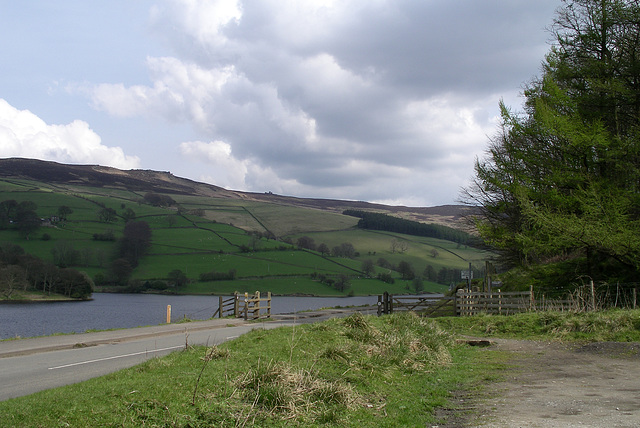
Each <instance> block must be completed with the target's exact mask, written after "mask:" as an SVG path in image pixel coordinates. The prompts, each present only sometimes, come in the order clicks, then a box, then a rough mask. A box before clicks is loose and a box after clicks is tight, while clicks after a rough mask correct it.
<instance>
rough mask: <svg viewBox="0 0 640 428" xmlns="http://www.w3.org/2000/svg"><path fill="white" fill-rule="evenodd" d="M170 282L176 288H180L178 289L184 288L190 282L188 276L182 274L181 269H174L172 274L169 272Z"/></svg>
mask: <svg viewBox="0 0 640 428" xmlns="http://www.w3.org/2000/svg"><path fill="white" fill-rule="evenodd" d="M167 277H168V279H169V282H171V283H173V285H174V287H176V288H178V287H184V286H185V285H187V282H189V278H187V275H186V274H185V273H184V272H182V271H181V270H180V269H174V270H172V271H171V272H169V275H167Z"/></svg>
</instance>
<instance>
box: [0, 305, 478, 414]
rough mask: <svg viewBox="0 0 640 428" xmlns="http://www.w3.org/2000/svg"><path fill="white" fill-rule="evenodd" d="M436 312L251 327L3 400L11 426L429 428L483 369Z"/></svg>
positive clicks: (2, 411) (2, 410) (1, 406)
mask: <svg viewBox="0 0 640 428" xmlns="http://www.w3.org/2000/svg"><path fill="white" fill-rule="evenodd" d="M469 352H473V350H470V349H466V348H464V347H460V346H456V345H455V344H454V342H453V340H452V337H451V336H450V335H449V334H447V333H445V332H444V331H443V330H441V329H440V328H439V327H437V325H436V324H435V323H433V322H432V321H428V320H424V319H421V318H418V317H417V316H414V315H412V314H397V315H393V316H388V317H383V318H375V317H374V318H371V317H363V316H361V315H359V314H355V315H353V316H351V317H348V318H345V319H334V320H330V321H327V322H324V323H320V324H313V325H301V326H296V327H282V328H278V329H274V330H270V331H266V330H254V331H253V332H251V333H248V334H246V335H244V336H241V337H240V338H238V339H236V340H234V341H231V342H227V343H225V344H223V345H220V346H219V347H217V346H216V347H212V348H204V347H196V348H189V349H187V350H184V351H182V352H175V353H173V354H171V355H169V356H167V357H163V358H157V359H152V360H149V361H147V362H145V363H143V364H141V365H139V366H136V367H133V368H130V369H127V370H124V371H121V372H118V373H113V374H110V375H107V376H103V377H101V378H97V379H92V380H90V381H87V382H83V383H80V384H77V385H70V386H67V387H63V388H58V389H55V390H49V391H43V392H40V393H37V394H33V395H31V396H27V397H22V398H17V399H12V400H8V401H5V402H2V403H0V419H1V420H2V421H3V423H4V424H5V425H6V426H81V427H82V426H125V427H129V426H131V427H134V426H135V427H137V426H175V427H187V426H188V427H204V426H217V427H235V426H425V424H437V422H438V421H437V418H436V416H435V409H436V408H437V407H440V406H443V405H445V404H447V402H448V397H449V395H450V393H449V391H451V390H452V389H455V388H458V387H459V386H460V385H461V384H462V383H468V382H473V381H476V380H479V379H480V376H481V375H480V374H479V373H478V376H471V377H469V376H467V375H466V371H467V369H466V367H465V365H464V364H462V363H463V362H464V361H465V360H466V359H468V358H470V354H469Z"/></svg>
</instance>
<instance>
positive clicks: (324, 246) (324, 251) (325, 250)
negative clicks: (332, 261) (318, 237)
mask: <svg viewBox="0 0 640 428" xmlns="http://www.w3.org/2000/svg"><path fill="white" fill-rule="evenodd" d="M318 252H319V253H320V254H322V255H323V256H326V255H329V254H330V253H331V250H329V247H328V246H327V244H325V243H324V242H323V243H321V244H320V245H318Z"/></svg>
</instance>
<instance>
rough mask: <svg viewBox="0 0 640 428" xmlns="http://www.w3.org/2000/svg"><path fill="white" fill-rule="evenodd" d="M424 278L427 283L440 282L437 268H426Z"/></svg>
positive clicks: (429, 266)
mask: <svg viewBox="0 0 640 428" xmlns="http://www.w3.org/2000/svg"><path fill="white" fill-rule="evenodd" d="M422 276H424V278H425V279H426V280H427V281H433V282H436V281H437V280H438V274H437V273H436V270H435V268H434V267H433V266H431V265H427V267H426V268H424V272H423V273H422Z"/></svg>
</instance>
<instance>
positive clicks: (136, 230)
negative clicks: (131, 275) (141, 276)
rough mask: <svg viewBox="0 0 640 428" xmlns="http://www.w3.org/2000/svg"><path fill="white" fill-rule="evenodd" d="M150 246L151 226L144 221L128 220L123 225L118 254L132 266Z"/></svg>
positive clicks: (134, 265)
mask: <svg viewBox="0 0 640 428" xmlns="http://www.w3.org/2000/svg"><path fill="white" fill-rule="evenodd" d="M150 246H151V227H149V224H148V223H147V222H146V221H130V222H129V223H127V224H126V225H125V226H124V231H123V236H122V238H121V239H120V241H119V243H118V247H119V256H120V257H121V258H124V259H126V260H128V261H129V263H130V264H131V266H132V267H136V266H137V265H138V261H139V260H140V258H141V257H142V256H143V255H144V254H145V253H146V251H147V250H148V249H149V247H150Z"/></svg>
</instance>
